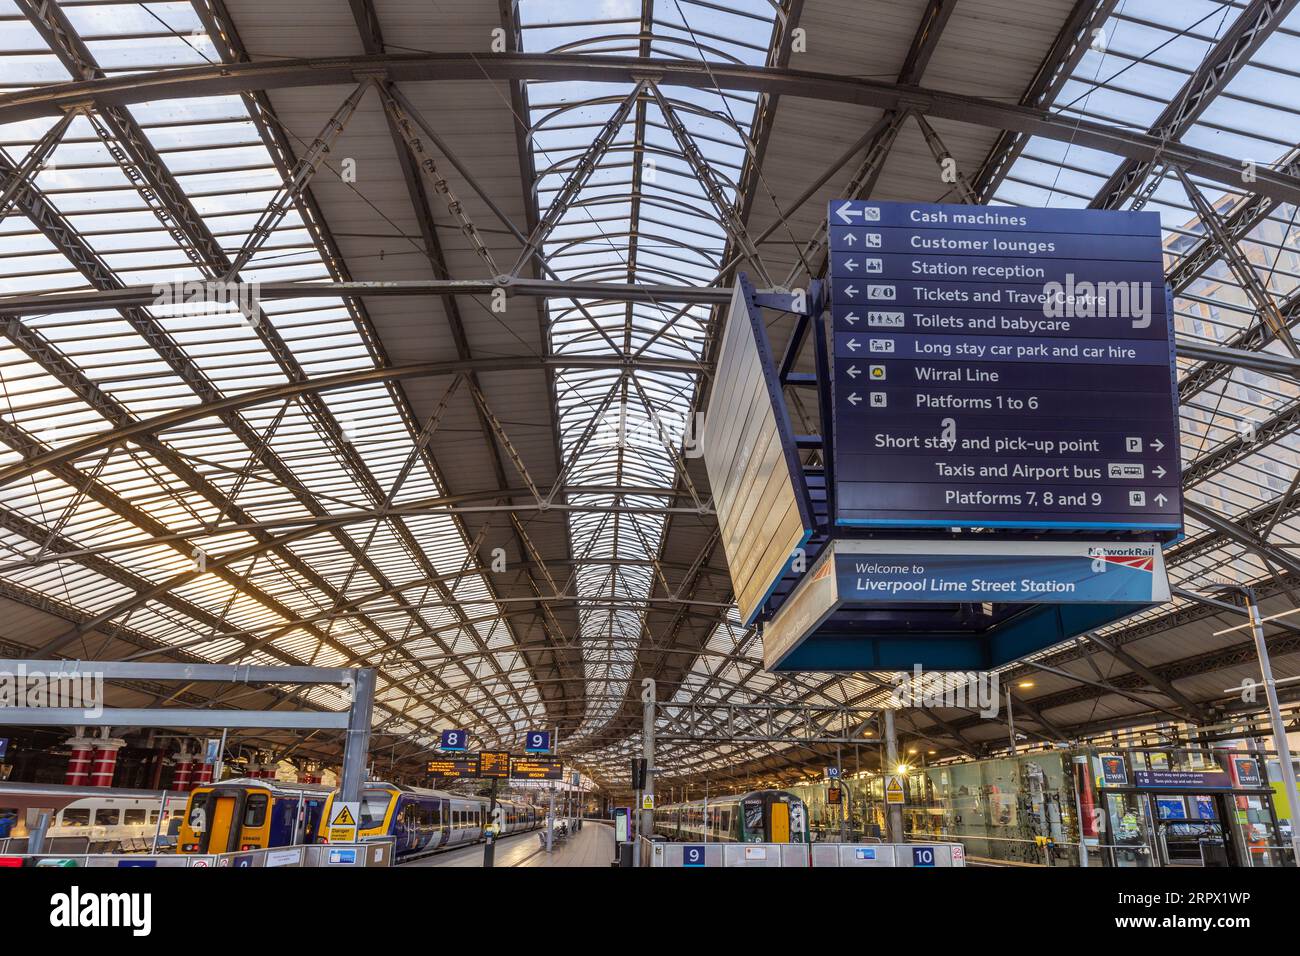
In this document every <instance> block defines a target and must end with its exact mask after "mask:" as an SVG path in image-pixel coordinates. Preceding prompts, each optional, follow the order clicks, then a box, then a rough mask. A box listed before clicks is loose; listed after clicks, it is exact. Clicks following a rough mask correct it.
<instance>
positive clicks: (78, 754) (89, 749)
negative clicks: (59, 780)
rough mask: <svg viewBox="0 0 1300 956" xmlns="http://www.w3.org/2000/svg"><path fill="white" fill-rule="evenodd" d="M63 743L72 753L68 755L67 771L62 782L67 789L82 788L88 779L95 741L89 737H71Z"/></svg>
mask: <svg viewBox="0 0 1300 956" xmlns="http://www.w3.org/2000/svg"><path fill="white" fill-rule="evenodd" d="M65 742H66V743H67V745H68V746H69V747H71V748H72V751H71V753H69V754H68V769H67V772H66V773H65V774H64V775H63V782H64V784H66V785H67V786H69V787H84V786H85V785H86V782H87V781H88V780H89V779H90V765H91V763H92V762H93V761H94V756H95V741H93V740H91V739H90V738H89V737H71V738H69V739H68V740H67V741H65Z"/></svg>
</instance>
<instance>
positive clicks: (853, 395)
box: [849, 392, 862, 407]
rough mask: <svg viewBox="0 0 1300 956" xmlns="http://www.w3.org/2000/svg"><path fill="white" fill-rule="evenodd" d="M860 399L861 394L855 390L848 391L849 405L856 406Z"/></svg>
mask: <svg viewBox="0 0 1300 956" xmlns="http://www.w3.org/2000/svg"><path fill="white" fill-rule="evenodd" d="M860 401H862V396H861V395H859V394H858V393H857V392H850V393H849V404H850V405H853V406H855V407H856V406H857V404H858V402H860Z"/></svg>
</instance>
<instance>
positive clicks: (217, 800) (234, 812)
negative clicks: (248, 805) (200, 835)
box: [202, 790, 244, 853]
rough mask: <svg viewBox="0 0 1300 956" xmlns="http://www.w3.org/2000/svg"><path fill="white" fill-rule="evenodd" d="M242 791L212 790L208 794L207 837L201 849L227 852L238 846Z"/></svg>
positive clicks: (241, 817) (241, 816)
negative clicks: (224, 791)
mask: <svg viewBox="0 0 1300 956" xmlns="http://www.w3.org/2000/svg"><path fill="white" fill-rule="evenodd" d="M243 796H244V795H243V793H242V792H235V793H222V792H220V791H217V790H214V791H212V792H211V793H209V794H208V799H207V800H206V801H205V802H206V803H207V807H206V809H207V817H208V831H207V838H206V839H204V840H203V841H202V844H203V846H202V849H203V850H204V851H206V852H208V853H228V852H231V851H233V850H236V849H238V847H239V836H240V828H241V827H240V825H241V823H242V821H243V813H242V810H243V807H242V806H241V804H242V803H243V802H244V800H243Z"/></svg>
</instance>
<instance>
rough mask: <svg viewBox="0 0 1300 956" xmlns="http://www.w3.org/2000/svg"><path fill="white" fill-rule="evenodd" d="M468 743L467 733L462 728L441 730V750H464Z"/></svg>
mask: <svg viewBox="0 0 1300 956" xmlns="http://www.w3.org/2000/svg"><path fill="white" fill-rule="evenodd" d="M468 744H469V734H468V733H467V732H466V731H464V730H444V731H443V732H442V744H441V746H442V749H443V750H464V749H465V747H466V746H467V745H468Z"/></svg>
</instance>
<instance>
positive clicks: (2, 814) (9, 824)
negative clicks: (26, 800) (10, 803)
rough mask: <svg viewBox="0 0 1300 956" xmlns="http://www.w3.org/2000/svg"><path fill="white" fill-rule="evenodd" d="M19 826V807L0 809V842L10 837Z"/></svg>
mask: <svg viewBox="0 0 1300 956" xmlns="http://www.w3.org/2000/svg"><path fill="white" fill-rule="evenodd" d="M17 825H18V808H17V807H0V840H3V839H4V838H5V837H7V836H9V835H10V834H11V833H12V832H13V829H14V827H15V826H17Z"/></svg>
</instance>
